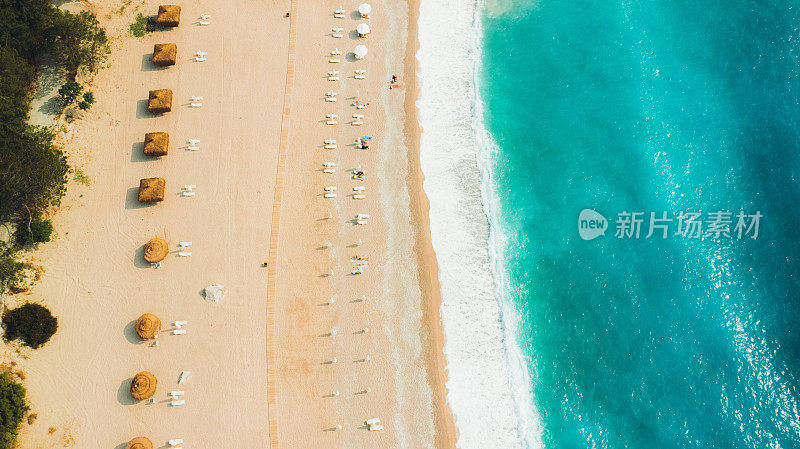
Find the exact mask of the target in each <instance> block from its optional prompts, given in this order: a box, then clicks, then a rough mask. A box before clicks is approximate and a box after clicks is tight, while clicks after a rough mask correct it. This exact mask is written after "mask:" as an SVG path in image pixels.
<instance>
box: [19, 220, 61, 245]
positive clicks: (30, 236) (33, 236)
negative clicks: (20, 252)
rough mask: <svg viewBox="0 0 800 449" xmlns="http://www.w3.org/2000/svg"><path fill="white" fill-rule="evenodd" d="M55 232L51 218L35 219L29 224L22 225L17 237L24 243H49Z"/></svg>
mask: <svg viewBox="0 0 800 449" xmlns="http://www.w3.org/2000/svg"><path fill="white" fill-rule="evenodd" d="M51 234H53V222H52V221H50V220H33V221H31V222H30V223H29V224H27V226H20V228H19V229H18V230H17V239H19V242H20V243H22V244H23V245H28V244H31V243H47V242H49V241H50V235H51Z"/></svg>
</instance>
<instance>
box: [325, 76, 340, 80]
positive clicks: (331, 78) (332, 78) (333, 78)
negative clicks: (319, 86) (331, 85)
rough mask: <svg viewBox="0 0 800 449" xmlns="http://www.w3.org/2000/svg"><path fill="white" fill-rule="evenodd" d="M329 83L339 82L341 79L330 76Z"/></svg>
mask: <svg viewBox="0 0 800 449" xmlns="http://www.w3.org/2000/svg"><path fill="white" fill-rule="evenodd" d="M328 81H339V77H338V76H329V77H328Z"/></svg>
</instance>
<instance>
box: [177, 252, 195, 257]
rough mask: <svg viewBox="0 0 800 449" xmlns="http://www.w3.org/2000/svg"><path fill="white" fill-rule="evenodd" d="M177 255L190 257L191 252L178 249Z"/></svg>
mask: <svg viewBox="0 0 800 449" xmlns="http://www.w3.org/2000/svg"><path fill="white" fill-rule="evenodd" d="M178 256H180V257H192V253H190V252H189V251H180V252H178Z"/></svg>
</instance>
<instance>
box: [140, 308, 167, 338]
mask: <svg viewBox="0 0 800 449" xmlns="http://www.w3.org/2000/svg"><path fill="white" fill-rule="evenodd" d="M135 326H136V333H137V334H139V337H141V339H142V340H149V339H151V338H153V337H155V335H156V334H157V333H158V331H160V330H161V320H159V319H158V317H157V316H155V315H153V314H152V313H145V314H144V315H142V316H140V317H139V319H138V320H136V325H135Z"/></svg>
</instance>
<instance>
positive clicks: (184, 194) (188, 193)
mask: <svg viewBox="0 0 800 449" xmlns="http://www.w3.org/2000/svg"><path fill="white" fill-rule="evenodd" d="M196 193H197V192H181V195H183V196H194V195H195V194H196Z"/></svg>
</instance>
